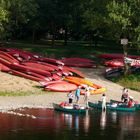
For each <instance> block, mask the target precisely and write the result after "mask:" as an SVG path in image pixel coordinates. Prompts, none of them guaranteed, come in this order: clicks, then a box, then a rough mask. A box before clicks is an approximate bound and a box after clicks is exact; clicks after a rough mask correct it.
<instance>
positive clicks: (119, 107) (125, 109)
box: [88, 102, 136, 112]
mask: <svg viewBox="0 0 140 140" xmlns="http://www.w3.org/2000/svg"><path fill="white" fill-rule="evenodd" d="M88 105H89V107H91V108H97V109H102V104H101V103H92V102H88ZM106 109H107V110H111V111H123V112H134V111H135V110H136V107H131V108H128V107H126V106H125V105H117V106H113V105H112V103H107V106H106Z"/></svg>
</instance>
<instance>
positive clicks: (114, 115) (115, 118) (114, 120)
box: [111, 111, 117, 123]
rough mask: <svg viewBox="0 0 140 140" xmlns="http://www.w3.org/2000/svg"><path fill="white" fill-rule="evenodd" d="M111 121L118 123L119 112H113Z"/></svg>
mask: <svg viewBox="0 0 140 140" xmlns="http://www.w3.org/2000/svg"><path fill="white" fill-rule="evenodd" d="M111 119H112V122H113V123H116V122H117V112H114V111H113V112H111Z"/></svg>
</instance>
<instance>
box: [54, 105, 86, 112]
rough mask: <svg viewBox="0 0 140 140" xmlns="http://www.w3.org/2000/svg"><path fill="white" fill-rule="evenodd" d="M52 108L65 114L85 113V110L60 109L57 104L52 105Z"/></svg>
mask: <svg viewBox="0 0 140 140" xmlns="http://www.w3.org/2000/svg"><path fill="white" fill-rule="evenodd" d="M53 108H54V109H55V110H57V111H62V112H66V113H77V114H80V113H86V109H85V108H84V109H74V108H65V107H61V106H60V105H58V104H55V103H53Z"/></svg>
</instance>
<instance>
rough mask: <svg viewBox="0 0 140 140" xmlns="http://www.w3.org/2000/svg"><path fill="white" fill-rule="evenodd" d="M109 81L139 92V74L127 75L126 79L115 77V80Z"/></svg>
mask: <svg viewBox="0 0 140 140" xmlns="http://www.w3.org/2000/svg"><path fill="white" fill-rule="evenodd" d="M111 81H113V82H115V83H117V84H120V85H122V86H123V87H126V88H129V89H132V90H136V91H140V75H139V74H131V75H128V76H127V77H123V76H121V77H117V78H112V79H111Z"/></svg>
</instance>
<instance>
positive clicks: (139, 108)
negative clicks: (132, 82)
mask: <svg viewBox="0 0 140 140" xmlns="http://www.w3.org/2000/svg"><path fill="white" fill-rule="evenodd" d="M110 102H111V103H123V102H121V101H117V100H113V99H111V100H110ZM134 107H136V110H140V104H134Z"/></svg>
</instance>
